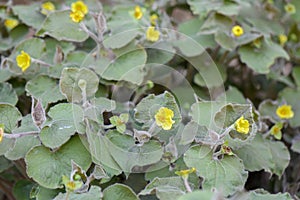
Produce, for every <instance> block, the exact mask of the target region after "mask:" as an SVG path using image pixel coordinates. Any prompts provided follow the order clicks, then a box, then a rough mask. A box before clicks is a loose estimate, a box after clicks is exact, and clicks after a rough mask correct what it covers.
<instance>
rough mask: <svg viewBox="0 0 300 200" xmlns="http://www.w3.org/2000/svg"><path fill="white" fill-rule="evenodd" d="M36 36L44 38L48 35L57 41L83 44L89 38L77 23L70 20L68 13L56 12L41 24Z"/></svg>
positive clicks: (67, 11) (65, 11) (66, 11)
mask: <svg viewBox="0 0 300 200" xmlns="http://www.w3.org/2000/svg"><path fill="white" fill-rule="evenodd" d="M37 35H38V36H40V37H44V36H46V35H49V36H51V37H54V38H55V39H57V40H65V41H71V42H83V41H85V40H86V39H87V38H88V37H89V36H88V34H87V33H86V32H85V31H83V30H82V29H81V28H80V27H79V24H78V23H75V22H73V21H72V20H71V18H70V11H69V10H64V11H56V12H53V13H51V14H50V15H49V16H48V17H47V18H46V20H45V21H44V23H43V24H42V26H41V28H40V30H39V31H38V32H37Z"/></svg>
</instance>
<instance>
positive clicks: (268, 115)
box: [258, 99, 279, 123]
mask: <svg viewBox="0 0 300 200" xmlns="http://www.w3.org/2000/svg"><path fill="white" fill-rule="evenodd" d="M278 106H279V105H278V102H277V101H272V100H269V99H267V100H264V101H262V102H261V103H260V104H259V107H258V110H259V113H260V116H261V119H269V120H270V121H271V122H273V123H276V122H277V121H278V120H279V117H278V116H277V115H276V109H277V107H278Z"/></svg>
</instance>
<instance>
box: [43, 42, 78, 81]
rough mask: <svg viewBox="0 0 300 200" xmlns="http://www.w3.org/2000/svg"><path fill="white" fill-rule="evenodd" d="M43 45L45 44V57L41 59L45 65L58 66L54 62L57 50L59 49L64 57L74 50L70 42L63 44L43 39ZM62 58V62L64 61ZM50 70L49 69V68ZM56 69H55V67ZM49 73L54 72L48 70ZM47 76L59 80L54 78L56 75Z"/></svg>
mask: <svg viewBox="0 0 300 200" xmlns="http://www.w3.org/2000/svg"><path fill="white" fill-rule="evenodd" d="M44 41H45V43H46V56H45V58H44V59H43V61H45V62H47V63H53V64H58V63H56V62H55V56H56V55H55V54H56V52H57V48H61V51H62V53H63V55H64V56H66V55H69V53H70V52H72V51H73V50H75V45H74V44H73V43H71V42H64V41H58V40H56V39H54V38H50V37H48V38H45V39H44ZM64 56H63V59H62V61H63V60H64ZM55 67H56V66H53V67H52V68H55ZM50 68H51V67H50ZM56 68H57V67H56ZM49 71H50V72H52V71H54V70H50V69H49ZM48 75H49V76H51V77H54V78H59V77H57V76H55V75H56V74H54V73H50V74H49V73H48Z"/></svg>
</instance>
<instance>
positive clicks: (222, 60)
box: [220, 51, 229, 63]
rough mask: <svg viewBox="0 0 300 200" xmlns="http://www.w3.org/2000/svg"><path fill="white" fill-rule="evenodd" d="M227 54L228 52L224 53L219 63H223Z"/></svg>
mask: <svg viewBox="0 0 300 200" xmlns="http://www.w3.org/2000/svg"><path fill="white" fill-rule="evenodd" d="M228 54H229V51H225V52H224V53H223V55H222V57H221V58H220V63H224V61H225V59H226V57H227V55H228Z"/></svg>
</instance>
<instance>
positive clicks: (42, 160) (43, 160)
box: [25, 136, 91, 189]
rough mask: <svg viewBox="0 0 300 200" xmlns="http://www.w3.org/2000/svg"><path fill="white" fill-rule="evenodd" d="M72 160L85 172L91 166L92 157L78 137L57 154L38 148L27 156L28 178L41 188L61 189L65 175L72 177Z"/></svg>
mask: <svg viewBox="0 0 300 200" xmlns="http://www.w3.org/2000/svg"><path fill="white" fill-rule="evenodd" d="M72 160H73V161H74V162H75V163H77V164H78V165H79V166H80V167H81V168H82V169H83V170H85V171H86V170H87V169H88V168H89V166H90V165H91V156H90V154H89V152H88V151H87V150H86V148H85V147H84V146H83V145H82V143H81V141H80V139H79V137H77V136H76V137H73V138H72V139H71V140H69V142H68V143H66V144H65V145H63V146H62V147H61V148H60V149H58V150H57V151H55V152H53V151H51V150H50V149H48V148H46V147H44V146H37V147H34V148H33V149H31V150H30V151H29V152H28V154H27V155H26V156H25V162H26V165H27V174H28V176H29V177H31V178H33V180H35V181H36V182H37V183H39V184H40V185H41V186H43V187H46V188H52V189H55V188H59V187H61V180H62V176H63V175H66V176H69V175H70V173H71V171H72V167H71V161H72Z"/></svg>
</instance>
